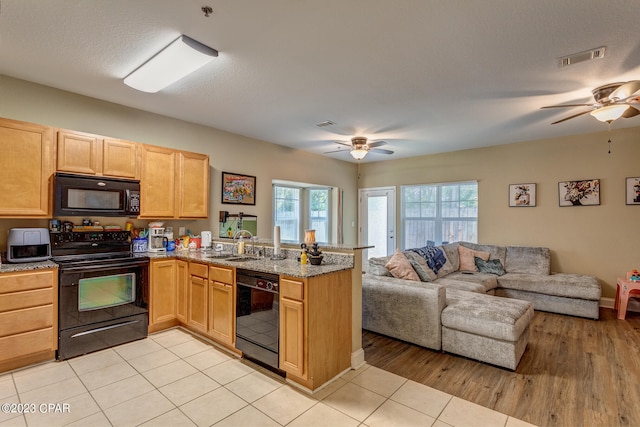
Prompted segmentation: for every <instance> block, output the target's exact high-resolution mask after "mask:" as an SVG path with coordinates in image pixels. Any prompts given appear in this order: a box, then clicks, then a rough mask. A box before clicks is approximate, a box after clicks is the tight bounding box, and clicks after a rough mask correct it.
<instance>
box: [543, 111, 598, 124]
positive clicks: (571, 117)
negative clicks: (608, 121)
mask: <svg viewBox="0 0 640 427" xmlns="http://www.w3.org/2000/svg"><path fill="white" fill-rule="evenodd" d="M591 111H592V110H586V111H583V112H581V113H578V114H574V115H573V116H569V117H565V118H564V119H562V120H558V121H557V122H553V123H551V124H552V125H555V124H556V123H562V122H566V121H567V120H569V119H573V118H575V117H579V116H582V115H583V114H587V113H590V112H591Z"/></svg>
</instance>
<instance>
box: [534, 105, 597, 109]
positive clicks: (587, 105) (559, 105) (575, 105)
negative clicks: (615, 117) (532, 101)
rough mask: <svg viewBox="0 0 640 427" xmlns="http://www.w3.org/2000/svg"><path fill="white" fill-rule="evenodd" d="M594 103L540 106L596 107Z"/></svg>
mask: <svg viewBox="0 0 640 427" xmlns="http://www.w3.org/2000/svg"><path fill="white" fill-rule="evenodd" d="M594 106H595V105H594V104H562V105H547V106H546V107H540V109H543V108H564V107H594Z"/></svg>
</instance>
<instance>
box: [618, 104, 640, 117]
mask: <svg viewBox="0 0 640 427" xmlns="http://www.w3.org/2000/svg"><path fill="white" fill-rule="evenodd" d="M629 107H632V108H627V111H625V112H624V114H622V117H624V118H625V119H628V118H630V117H635V116H637V115H638V114H640V106H636V105H629Z"/></svg>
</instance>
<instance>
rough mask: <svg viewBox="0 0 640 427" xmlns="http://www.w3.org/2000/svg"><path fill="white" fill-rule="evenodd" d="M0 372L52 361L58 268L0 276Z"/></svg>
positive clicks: (56, 335)
mask: <svg viewBox="0 0 640 427" xmlns="http://www.w3.org/2000/svg"><path fill="white" fill-rule="evenodd" d="M0 348H1V349H2V351H0V372H4V371H8V370H11V369H16V368H19V367H22V366H27V365H29V364H32V363H37V362H42V361H44V360H51V359H54V358H55V351H56V349H57V348H58V269H57V268H56V269H46V270H36V271H34V270H29V271H24V272H15V273H2V274H0Z"/></svg>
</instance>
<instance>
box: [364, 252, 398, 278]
mask: <svg viewBox="0 0 640 427" xmlns="http://www.w3.org/2000/svg"><path fill="white" fill-rule="evenodd" d="M390 259H391V255H389V256H384V257H374V258H369V263H368V264H369V266H368V268H367V271H366V272H367V273H369V274H373V275H374V276H388V277H393V275H392V274H391V272H390V271H389V270H387V267H385V265H386V264H387V263H388V262H389V260H390Z"/></svg>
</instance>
